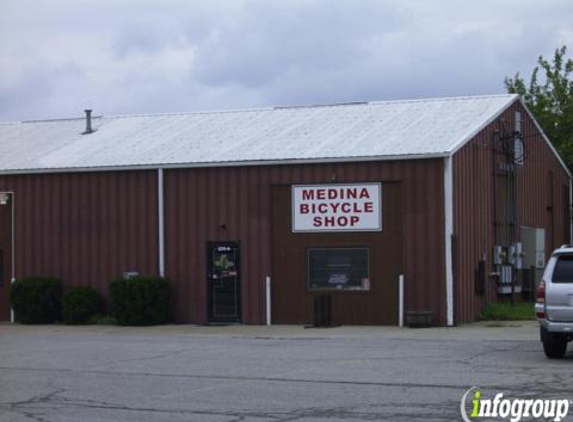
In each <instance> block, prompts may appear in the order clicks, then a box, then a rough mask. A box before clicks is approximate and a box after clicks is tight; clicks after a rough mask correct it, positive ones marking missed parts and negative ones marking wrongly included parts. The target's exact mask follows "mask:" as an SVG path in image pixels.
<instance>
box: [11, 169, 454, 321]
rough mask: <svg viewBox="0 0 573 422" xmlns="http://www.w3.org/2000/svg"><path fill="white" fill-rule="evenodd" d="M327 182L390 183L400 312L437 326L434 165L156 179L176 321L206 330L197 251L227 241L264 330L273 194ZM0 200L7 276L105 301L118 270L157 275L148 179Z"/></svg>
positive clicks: (249, 315) (247, 308) (440, 250)
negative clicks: (5, 207) (4, 205)
mask: <svg viewBox="0 0 573 422" xmlns="http://www.w3.org/2000/svg"><path fill="white" fill-rule="evenodd" d="M334 181H335V182H339V183H342V182H366V181H380V182H397V183H398V184H399V186H400V188H399V189H400V191H401V194H400V195H399V196H397V197H400V198H401V203H400V204H388V205H389V206H390V205H392V206H393V207H396V206H398V207H399V209H400V210H401V212H402V219H401V221H402V223H401V224H402V235H403V238H402V242H401V243H402V248H401V252H400V253H401V255H402V262H403V272H404V275H405V279H406V297H407V305H406V308H407V310H412V311H433V312H434V314H435V317H436V319H437V322H438V323H442V324H443V323H445V312H446V310H445V286H444V284H445V282H444V241H443V237H444V236H443V233H444V219H443V204H444V194H443V160H442V159H427V160H409V161H387V162H364V163H346V164H342V163H341V164H304V165H302V164H301V165H284V166H255V167H227V168H198V169H170V170H165V172H164V190H165V194H164V195H165V253H166V275H167V276H168V277H169V278H170V279H171V280H172V282H173V297H174V316H175V320H176V321H177V322H193V323H203V322H206V320H207V297H206V295H207V269H206V266H207V265H206V261H207V255H206V248H207V242H209V241H226V240H229V241H239V242H240V248H241V280H242V283H241V302H242V315H241V316H242V318H241V320H242V321H243V322H246V323H261V322H264V315H265V292H264V288H263V286H264V281H265V277H266V276H267V275H273V268H272V251H271V245H272V238H271V236H272V230H271V221H272V212H271V202H272V198H271V191H272V188H273V186H289V185H291V184H296V183H298V184H305V183H332V182H334ZM0 191H14V192H15V203H14V205H15V258H16V265H15V268H16V274H15V275H16V278H22V277H26V276H36V275H39V276H55V277H59V278H61V279H62V280H63V282H64V283H65V284H66V285H70V286H73V285H91V286H94V287H96V288H98V289H99V290H100V291H101V292H102V293H103V294H104V295H107V288H108V285H109V282H110V280H112V279H114V278H116V277H118V276H121V275H122V274H123V273H124V272H126V271H137V272H139V273H140V274H157V273H158V271H159V268H158V267H159V266H158V246H157V244H158V212H157V171H154V170H149V171H117V172H86V173H60V174H31V175H9V176H8V175H5V176H0ZM383 201H384V198H383ZM382 206H383V207H384V202H383V204H382ZM4 229H7V228H4ZM339 236H340V235H339ZM397 282H398V280H396V283H397ZM396 300H397V298H396ZM3 319H6V317H5V316H4V317H3Z"/></svg>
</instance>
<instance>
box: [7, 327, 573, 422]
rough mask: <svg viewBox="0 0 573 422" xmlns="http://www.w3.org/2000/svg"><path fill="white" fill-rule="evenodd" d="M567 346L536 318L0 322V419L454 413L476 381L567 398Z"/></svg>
mask: <svg viewBox="0 0 573 422" xmlns="http://www.w3.org/2000/svg"><path fill="white" fill-rule="evenodd" d="M571 349H572V348H571V345H570V349H569V353H568V355H567V358H566V359H564V360H561V361H550V360H547V359H546V358H545V356H544V355H543V352H542V350H541V344H540V343H539V341H538V339H537V326H536V324H535V323H533V322H526V323H522V322H520V323H506V324H504V326H503V327H499V326H493V327H492V326H486V325H484V324H472V325H467V326H462V327H457V328H450V329H448V328H430V329H399V328H394V327H338V328H330V329H305V328H302V327H298V326H273V327H265V326H228V327H199V326H176V325H172V326H161V327H145V328H126V327H112V326H88V327H69V326H58V325H54V326H17V325H14V326H12V325H0V420H1V421H6V422H17V421H46V422H47V421H50V422H51V421H53V422H64V421H139V422H143V421H170V422H171V421H175V422H177V421H201V422H233V421H255V422H278V421H313V422H318V421H326V420H328V421H345V422H348V421H408V422H412V421H457V420H461V416H460V401H461V398H462V395H463V394H464V392H465V391H466V390H467V389H468V388H470V387H472V386H478V387H480V388H481V389H482V391H483V393H484V395H486V394H487V395H493V394H494V393H496V392H503V393H504V394H505V395H506V396H516V397H524V398H527V397H560V398H568V399H572V398H573V376H572V374H573V353H572V351H571ZM568 418H569V419H567V420H573V409H572V410H571V411H570V412H569V416H568ZM482 420H483V419H482ZM498 420H499V419H498Z"/></svg>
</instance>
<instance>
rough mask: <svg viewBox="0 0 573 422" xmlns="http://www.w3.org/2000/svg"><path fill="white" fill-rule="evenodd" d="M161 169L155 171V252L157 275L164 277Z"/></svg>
mask: <svg viewBox="0 0 573 422" xmlns="http://www.w3.org/2000/svg"><path fill="white" fill-rule="evenodd" d="M163 187H164V186H163V169H162V168H159V169H157V235H158V236H157V242H158V244H157V251H158V262H159V275H160V276H161V277H165V207H164V191H163Z"/></svg>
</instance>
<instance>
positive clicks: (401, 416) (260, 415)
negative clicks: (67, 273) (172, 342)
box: [0, 388, 457, 422]
mask: <svg viewBox="0 0 573 422" xmlns="http://www.w3.org/2000/svg"><path fill="white" fill-rule="evenodd" d="M65 391H66V390H65V389H62V388H58V389H54V390H53V391H50V392H49V393H47V394H44V395H39V396H34V397H32V398H30V399H28V400H23V401H19V402H14V403H8V404H5V405H0V409H1V408H6V409H8V410H10V411H11V412H13V413H18V414H22V415H23V416H25V417H27V418H30V419H33V420H36V421H38V422H50V419H47V416H46V412H45V411H46V410H53V411H58V410H61V409H62V408H66V407H68V408H74V407H76V408H84V409H86V408H87V409H95V410H113V411H125V412H144V413H160V414H166V415H181V416H190V415H195V416H219V417H229V418H230V419H228V420H227V421H226V422H240V421H244V420H247V418H248V420H253V419H266V420H269V419H270V420H273V421H275V422H290V421H297V420H300V419H305V418H336V419H340V420H346V419H352V420H363V421H380V420H385V419H386V418H387V417H389V416H391V417H392V419H393V420H396V421H398V420H404V421H415V420H417V419H412V418H413V417H416V416H419V417H420V418H423V419H419V420H425V421H427V420H428V417H432V416H433V417H441V418H443V417H444V416H445V414H444V403H439V404H435V403H426V404H418V405H416V406H415V407H413V406H412V405H411V404H409V403H404V404H400V403H390V404H382V403H381V404H376V405H372V404H370V405H368V406H366V407H367V408H370V409H372V411H364V410H356V408H358V407H359V406H358V405H354V406H340V407H307V408H304V409H297V410H292V411H277V410H275V411H236V410H235V411H223V410H221V411H215V410H192V409H162V408H154V407H136V406H126V405H121V404H114V403H109V402H105V401H97V400H72V399H69V398H66V397H64V396H62V394H63V393H64V392H65ZM456 404H457V403H456V402H453V404H452V406H451V408H452V409H455V408H456V406H455V405H456ZM384 409H386V411H384ZM395 409H400V411H398V412H396V411H395ZM405 409H407V410H409V412H405V411H404V410H405ZM449 414H450V415H451V416H452V417H455V415H456V413H455V412H449Z"/></svg>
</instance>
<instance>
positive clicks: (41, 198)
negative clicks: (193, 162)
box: [0, 171, 158, 296]
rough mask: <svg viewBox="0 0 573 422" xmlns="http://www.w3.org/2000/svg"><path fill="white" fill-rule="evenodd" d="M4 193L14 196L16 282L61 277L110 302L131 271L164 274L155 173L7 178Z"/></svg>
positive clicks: (2, 180)
mask: <svg viewBox="0 0 573 422" xmlns="http://www.w3.org/2000/svg"><path fill="white" fill-rule="evenodd" d="M2 191H13V192H14V193H15V198H14V203H13V205H14V206H15V209H14V211H15V212H14V223H15V226H14V231H15V271H16V278H23V277H28V276H54V277H58V278H60V279H61V280H62V281H63V282H64V283H65V285H68V286H80V285H82V286H85V285H90V286H94V287H96V288H97V289H98V290H100V291H101V292H102V293H103V294H104V295H106V296H107V287H108V284H109V282H110V281H111V280H112V279H114V278H117V277H119V276H121V275H123V273H124V272H125V271H137V272H140V273H142V274H156V273H157V271H158V265H157V262H158V260H157V256H158V255H157V202H156V201H157V179H156V172H155V171H130V172H98V173H60V174H36V175H13V176H0V192H2ZM11 205H12V204H10V206H11ZM4 229H8V228H4Z"/></svg>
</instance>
